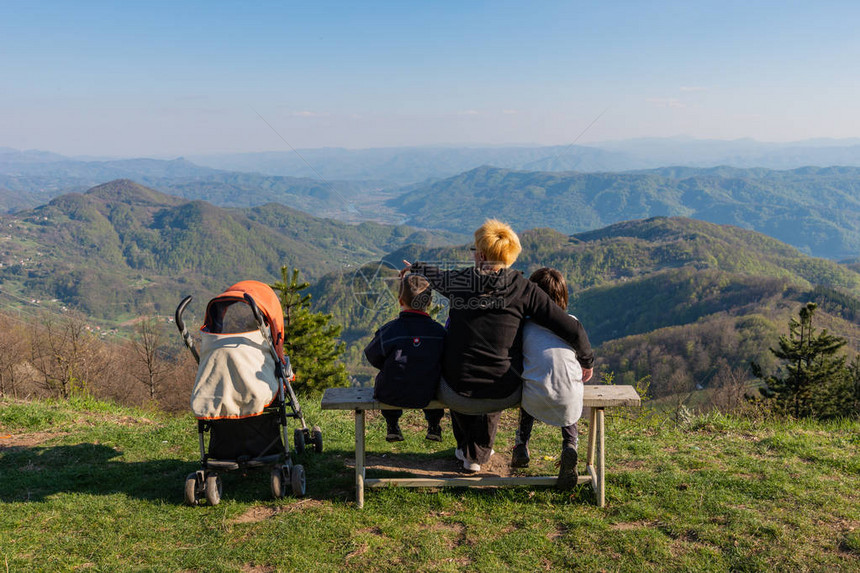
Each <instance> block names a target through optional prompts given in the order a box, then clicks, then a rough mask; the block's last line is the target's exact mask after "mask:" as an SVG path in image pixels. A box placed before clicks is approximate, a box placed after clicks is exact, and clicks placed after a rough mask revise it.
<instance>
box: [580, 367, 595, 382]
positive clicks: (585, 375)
mask: <svg viewBox="0 0 860 573" xmlns="http://www.w3.org/2000/svg"><path fill="white" fill-rule="evenodd" d="M593 374H594V368H583V369H582V381H583V382H588V381H589V380H591V376H592V375H593Z"/></svg>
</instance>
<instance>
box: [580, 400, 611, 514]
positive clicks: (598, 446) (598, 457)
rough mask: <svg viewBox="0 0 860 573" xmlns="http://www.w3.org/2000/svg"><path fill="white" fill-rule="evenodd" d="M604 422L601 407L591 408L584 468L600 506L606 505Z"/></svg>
mask: <svg viewBox="0 0 860 573" xmlns="http://www.w3.org/2000/svg"><path fill="white" fill-rule="evenodd" d="M604 424H605V422H604V411H603V408H591V415H590V417H589V421H588V454H587V455H588V457H587V458H586V461H585V469H586V470H587V471H588V475H589V476H591V489H592V490H594V498H595V500H596V501H597V505H598V506H600V507H604V506H605V505H606V495H605V485H606V484H605V467H606V466H605V461H606V460H605V457H604V451H605V445H606V444H605V441H604V440H605V437H604V436H605V432H604V429H605V428H604Z"/></svg>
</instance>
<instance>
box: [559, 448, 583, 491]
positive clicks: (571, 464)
mask: <svg viewBox="0 0 860 573" xmlns="http://www.w3.org/2000/svg"><path fill="white" fill-rule="evenodd" d="M578 457H579V456H578V454H577V453H576V450H575V449H574V448H563V449H562V450H561V465H560V467H559V469H558V481H557V482H556V487H557V488H558V489H570V488H572V487H573V486H575V485H576V483H577V481H578V480H579V476H578V475H577V473H576V462H577V460H578Z"/></svg>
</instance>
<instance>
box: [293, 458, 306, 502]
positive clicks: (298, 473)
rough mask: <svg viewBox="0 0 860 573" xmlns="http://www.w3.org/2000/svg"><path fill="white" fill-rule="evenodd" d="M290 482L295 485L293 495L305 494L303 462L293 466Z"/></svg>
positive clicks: (300, 495)
mask: <svg viewBox="0 0 860 573" xmlns="http://www.w3.org/2000/svg"><path fill="white" fill-rule="evenodd" d="M290 484H291V485H292V486H293V495H294V496H296V497H302V496H303V495H305V468H304V467H303V466H302V465H301V464H296V465H294V466H293V471H292V474H291V475H290Z"/></svg>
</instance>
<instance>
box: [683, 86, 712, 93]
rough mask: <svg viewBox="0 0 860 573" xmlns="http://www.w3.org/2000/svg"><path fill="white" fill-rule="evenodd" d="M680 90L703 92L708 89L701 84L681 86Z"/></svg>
mask: <svg viewBox="0 0 860 573" xmlns="http://www.w3.org/2000/svg"><path fill="white" fill-rule="evenodd" d="M681 91H682V92H704V91H708V88H706V87H703V86H681Z"/></svg>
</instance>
